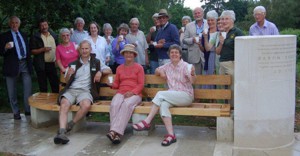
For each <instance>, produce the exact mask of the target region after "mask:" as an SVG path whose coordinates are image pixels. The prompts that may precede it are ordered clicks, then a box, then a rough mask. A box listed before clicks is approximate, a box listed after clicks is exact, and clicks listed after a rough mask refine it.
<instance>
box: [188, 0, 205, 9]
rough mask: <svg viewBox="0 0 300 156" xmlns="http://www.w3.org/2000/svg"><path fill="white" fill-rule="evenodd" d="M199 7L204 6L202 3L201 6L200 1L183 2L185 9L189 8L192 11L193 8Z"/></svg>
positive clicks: (189, 0)
mask: <svg viewBox="0 0 300 156" xmlns="http://www.w3.org/2000/svg"><path fill="white" fill-rule="evenodd" d="M201 5H204V2H202V4H201V3H200V0H185V1H184V6H185V7H190V8H191V9H192V10H193V9H194V8H195V7H201Z"/></svg>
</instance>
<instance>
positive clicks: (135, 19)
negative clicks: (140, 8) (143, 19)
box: [129, 17, 140, 24]
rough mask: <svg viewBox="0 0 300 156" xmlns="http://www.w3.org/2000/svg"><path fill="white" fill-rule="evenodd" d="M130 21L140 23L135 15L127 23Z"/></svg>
mask: <svg viewBox="0 0 300 156" xmlns="http://www.w3.org/2000/svg"><path fill="white" fill-rule="evenodd" d="M132 22H137V23H138V24H140V21H139V19H138V18H136V17H133V18H131V20H130V21H129V23H132Z"/></svg>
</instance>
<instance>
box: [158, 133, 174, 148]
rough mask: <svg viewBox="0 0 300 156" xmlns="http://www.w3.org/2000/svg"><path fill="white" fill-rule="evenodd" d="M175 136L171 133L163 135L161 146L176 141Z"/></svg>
mask: <svg viewBox="0 0 300 156" xmlns="http://www.w3.org/2000/svg"><path fill="white" fill-rule="evenodd" d="M176 141H177V140H176V136H175V135H171V134H167V135H165V139H164V140H163V141H162V142H161V145H162V146H169V145H171V144H172V143H174V142H176Z"/></svg>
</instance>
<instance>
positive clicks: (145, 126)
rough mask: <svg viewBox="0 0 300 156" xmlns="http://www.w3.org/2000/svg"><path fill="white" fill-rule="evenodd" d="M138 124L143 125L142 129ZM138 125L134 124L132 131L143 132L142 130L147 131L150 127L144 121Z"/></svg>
mask: <svg viewBox="0 0 300 156" xmlns="http://www.w3.org/2000/svg"><path fill="white" fill-rule="evenodd" d="M140 123H142V124H143V127H141V126H140ZM140 123H137V124H134V125H133V126H132V127H133V129H134V130H136V131H144V130H149V129H150V127H151V124H147V122H146V121H145V120H142V121H141V122H140ZM134 126H136V127H137V128H135V127H134Z"/></svg>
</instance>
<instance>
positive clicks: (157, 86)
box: [29, 75, 233, 140]
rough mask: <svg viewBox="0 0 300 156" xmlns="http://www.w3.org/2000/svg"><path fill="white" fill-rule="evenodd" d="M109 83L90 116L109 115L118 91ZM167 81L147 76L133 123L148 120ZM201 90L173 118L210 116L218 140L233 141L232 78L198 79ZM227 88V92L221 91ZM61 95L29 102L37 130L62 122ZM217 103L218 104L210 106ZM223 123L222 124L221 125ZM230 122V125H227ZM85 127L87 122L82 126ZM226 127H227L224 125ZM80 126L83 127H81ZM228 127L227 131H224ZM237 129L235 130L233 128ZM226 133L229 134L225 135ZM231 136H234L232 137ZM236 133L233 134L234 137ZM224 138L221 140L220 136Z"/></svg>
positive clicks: (39, 96) (73, 110) (35, 97)
mask: <svg viewBox="0 0 300 156" xmlns="http://www.w3.org/2000/svg"><path fill="white" fill-rule="evenodd" d="M106 81H107V76H104V77H103V78H102V79H101V82H100V83H101V84H103V85H104V87H101V88H100V93H99V95H100V97H101V99H106V100H99V101H96V102H95V103H94V104H93V105H92V108H91V110H90V112H109V108H110V103H111V101H110V100H107V99H111V98H112V97H113V96H114V95H115V93H116V90H113V89H111V88H110V87H105V83H106ZM165 83H166V82H165V80H164V79H162V78H160V77H158V76H155V75H146V76H145V88H144V89H143V101H142V103H141V104H140V105H139V106H137V107H136V108H135V110H134V115H133V123H136V122H138V121H139V120H142V119H143V118H145V117H146V114H148V113H149V112H150V109H151V106H152V102H151V99H152V98H153V97H154V96H155V94H156V93H157V92H158V91H160V90H166V88H164V86H165ZM194 84H195V85H196V86H197V87H195V88H199V89H195V90H194V94H195V101H197V102H194V103H193V104H192V105H190V106H188V107H173V108H170V111H171V113H172V114H173V115H188V116H206V117H217V137H218V140H231V139H232V136H233V132H232V130H231V126H229V127H230V128H229V130H228V128H227V127H226V126H227V125H228V122H232V119H231V118H232V117H231V110H230V104H225V101H228V100H230V99H231V90H230V89H225V88H230V87H225V86H230V84H231V77H230V76H229V75H209V76H204V75H198V76H197V77H196V81H195V83H194ZM199 85H201V86H202V85H215V86H217V88H216V89H202V87H201V86H200V87H199ZM219 88H223V89H219ZM57 96H58V94H54V93H35V94H33V95H32V96H31V97H30V98H29V104H30V106H31V114H32V115H31V123H32V125H33V126H34V127H36V128H38V127H42V126H46V125H49V124H52V123H57V121H58V113H57V112H58V111H59V107H60V106H59V105H57V103H56V100H57ZM210 101H214V103H209V102H210ZM78 109H79V107H78V106H76V105H73V106H72V107H71V111H70V113H69V119H72V117H73V116H74V115H75V113H76V111H78ZM139 114H145V115H139ZM219 120H220V122H221V123H220V124H219ZM227 120H228V121H227ZM82 124H84V121H83V122H82ZM224 124H225V125H224ZM77 125H80V124H77ZM224 126H225V127H224ZM223 127H224V128H223ZM232 129H233V128H232ZM223 133H226V134H223ZM228 133H230V134H228ZM231 133H232V134H231ZM219 135H220V136H219Z"/></svg>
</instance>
